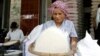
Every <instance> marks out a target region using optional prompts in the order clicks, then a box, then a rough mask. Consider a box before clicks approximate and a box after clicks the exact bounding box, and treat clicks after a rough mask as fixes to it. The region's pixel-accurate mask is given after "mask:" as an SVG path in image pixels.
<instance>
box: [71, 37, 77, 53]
mask: <svg viewBox="0 0 100 56" xmlns="http://www.w3.org/2000/svg"><path fill="white" fill-rule="evenodd" d="M77 41H78V40H77V37H71V51H72V54H75V53H76V50H77Z"/></svg>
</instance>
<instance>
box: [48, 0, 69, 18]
mask: <svg viewBox="0 0 100 56" xmlns="http://www.w3.org/2000/svg"><path fill="white" fill-rule="evenodd" d="M55 8H59V9H60V10H62V11H63V12H64V14H65V16H66V18H67V19H68V17H67V14H68V12H67V8H68V6H67V5H66V3H65V2H63V1H55V2H54V3H52V4H51V6H50V7H49V8H48V12H49V13H50V14H52V13H53V10H54V9H55Z"/></svg>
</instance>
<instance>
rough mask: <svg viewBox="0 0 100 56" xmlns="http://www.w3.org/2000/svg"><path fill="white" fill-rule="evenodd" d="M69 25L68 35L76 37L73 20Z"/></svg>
mask: <svg viewBox="0 0 100 56" xmlns="http://www.w3.org/2000/svg"><path fill="white" fill-rule="evenodd" d="M70 26H71V32H70V37H78V36H77V33H76V30H75V27H74V24H73V22H71V25H70Z"/></svg>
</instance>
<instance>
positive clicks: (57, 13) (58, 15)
mask: <svg viewBox="0 0 100 56" xmlns="http://www.w3.org/2000/svg"><path fill="white" fill-rule="evenodd" d="M52 17H53V20H54V21H55V23H62V22H63V20H64V19H65V14H64V12H63V11H62V10H60V9H59V8H55V9H54V11H53V15H52Z"/></svg>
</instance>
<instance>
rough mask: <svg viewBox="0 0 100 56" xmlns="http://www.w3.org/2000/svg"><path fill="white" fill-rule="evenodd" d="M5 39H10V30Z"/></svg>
mask: <svg viewBox="0 0 100 56" xmlns="http://www.w3.org/2000/svg"><path fill="white" fill-rule="evenodd" d="M5 39H10V31H9V32H8V33H7V35H6V37H5Z"/></svg>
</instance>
